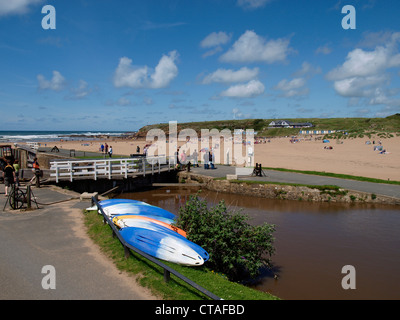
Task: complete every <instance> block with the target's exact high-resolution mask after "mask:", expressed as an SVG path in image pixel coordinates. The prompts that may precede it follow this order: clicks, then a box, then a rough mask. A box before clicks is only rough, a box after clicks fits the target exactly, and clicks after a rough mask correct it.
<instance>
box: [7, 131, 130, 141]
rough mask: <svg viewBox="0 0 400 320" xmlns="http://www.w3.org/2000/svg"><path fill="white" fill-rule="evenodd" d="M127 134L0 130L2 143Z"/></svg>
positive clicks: (93, 138)
mask: <svg viewBox="0 0 400 320" xmlns="http://www.w3.org/2000/svg"><path fill="white" fill-rule="evenodd" d="M126 134H127V133H126V132H121V131H0V143H6V142H40V141H59V140H61V139H62V140H64V141H67V140H69V141H71V140H97V139H98V138H99V136H112V137H119V136H124V135H126Z"/></svg>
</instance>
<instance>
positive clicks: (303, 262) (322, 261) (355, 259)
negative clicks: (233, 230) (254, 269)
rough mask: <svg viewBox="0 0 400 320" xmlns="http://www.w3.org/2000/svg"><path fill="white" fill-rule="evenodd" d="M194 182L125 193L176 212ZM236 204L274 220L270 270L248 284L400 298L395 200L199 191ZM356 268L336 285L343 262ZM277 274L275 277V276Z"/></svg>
mask: <svg viewBox="0 0 400 320" xmlns="http://www.w3.org/2000/svg"><path fill="white" fill-rule="evenodd" d="M195 192H196V190H195V189H193V188H160V189H157V190H152V191H146V192H140V193H131V194H125V195H124V197H125V198H132V199H137V200H141V201H145V202H147V203H150V204H153V205H156V206H159V207H162V208H164V209H166V210H168V211H171V212H173V213H175V214H177V213H178V210H179V207H180V206H181V205H184V204H185V202H186V200H187V199H188V197H189V195H190V194H194V193H195ZM201 197H203V198H205V199H207V201H208V203H209V204H210V205H211V204H213V203H216V202H218V201H220V200H225V202H226V204H227V205H228V206H230V207H231V208H234V209H242V210H243V212H245V213H247V214H248V215H249V216H250V217H251V218H252V223H253V224H262V223H264V222H267V223H270V224H275V225H276V231H275V233H274V236H275V239H276V240H275V248H276V253H275V255H273V256H272V262H273V264H274V270H273V273H268V274H264V275H263V277H261V279H260V280H259V281H258V283H256V284H253V285H252V286H253V287H254V288H256V289H257V290H261V291H266V292H270V293H272V294H274V295H276V296H278V297H280V298H282V299H396V300H397V299H400V236H399V231H400V210H399V208H398V207H394V206H371V205H357V206H355V205H343V204H342V205H339V204H332V203H329V204H328V203H310V202H298V201H283V200H270V199H262V198H255V197H247V196H238V195H231V194H222V193H214V192H213V193H212V192H207V191H203V192H202V193H201ZM345 265H352V266H354V267H355V270H356V278H355V281H356V289H349V290H344V289H343V288H342V286H341V282H342V278H343V277H345V274H342V273H341V270H342V267H343V266H345ZM274 274H276V275H277V276H278V279H274V277H273V275H274Z"/></svg>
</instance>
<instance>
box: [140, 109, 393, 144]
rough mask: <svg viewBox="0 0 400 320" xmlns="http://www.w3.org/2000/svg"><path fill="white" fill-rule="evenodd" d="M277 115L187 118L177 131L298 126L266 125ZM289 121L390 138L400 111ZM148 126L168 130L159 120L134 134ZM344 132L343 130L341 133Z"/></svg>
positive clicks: (292, 131) (279, 131) (277, 132)
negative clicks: (220, 118) (213, 118)
mask: <svg viewBox="0 0 400 320" xmlns="http://www.w3.org/2000/svg"><path fill="white" fill-rule="evenodd" d="M273 120H277V119H245V120H220V121H202V122H188V123H178V132H180V131H181V130H183V129H187V128H190V129H193V130H195V131H196V132H197V133H198V134H199V135H200V132H201V129H210V130H211V129H217V130H219V131H221V130H223V129H229V130H231V131H233V130H235V129H254V131H256V132H257V136H260V137H279V136H290V135H297V134H298V133H299V130H300V129H298V128H269V127H268V125H269V124H270V122H271V121H273ZM284 120H288V121H291V122H296V123H297V122H311V123H312V124H313V125H314V127H313V130H343V132H339V133H335V134H331V135H330V138H344V139H346V138H356V137H360V138H363V137H369V138H371V137H374V136H376V137H378V138H390V137H393V136H396V135H397V136H400V114H399V113H397V114H395V115H392V116H389V117H386V118H324V119H320V118H307V119H299V118H294V119H288V118H285V119H284ZM151 129H161V130H163V131H164V132H165V133H166V134H168V132H169V124H168V123H159V124H153V125H148V126H145V127H142V128H141V129H140V130H139V131H138V133H137V135H138V136H139V137H145V136H146V134H147V132H148V131H149V130H151ZM344 132H346V133H347V134H346V135H345V134H344Z"/></svg>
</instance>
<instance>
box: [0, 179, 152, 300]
mask: <svg viewBox="0 0 400 320" xmlns="http://www.w3.org/2000/svg"><path fill="white" fill-rule="evenodd" d="M55 190H56V189H55V188H54V187H51V186H45V187H42V188H40V189H34V193H35V196H36V197H37V198H38V201H39V202H40V203H43V204H49V203H55V202H58V203H57V204H52V205H40V209H38V210H33V211H30V212H22V213H16V212H14V211H11V210H10V207H8V208H7V210H6V211H2V210H3V207H4V203H5V200H6V198H5V196H4V184H1V185H0V206H1V207H0V210H1V211H0V252H1V255H0V288H1V289H0V299H1V300H4V299H28V300H36V299H48V300H53V299H54V300H59V299H63V300H69V299H81V300H83V299H111V300H112V299H124V300H127V299H135V300H138V299H154V297H152V296H151V295H150V294H149V293H148V291H147V290H145V289H144V288H142V287H140V286H138V285H136V283H135V280H134V279H133V278H131V277H128V276H127V275H125V274H123V273H120V272H119V271H118V270H117V268H116V267H115V265H114V264H113V263H112V262H110V261H109V260H108V259H107V258H105V257H104V256H103V255H102V254H101V253H100V250H99V249H98V247H97V246H96V245H95V244H93V242H92V241H91V240H90V239H89V238H88V237H87V235H86V232H85V231H84V229H83V228H84V224H83V214H82V209H83V208H86V207H89V206H90V205H91V203H90V202H80V201H79V200H70V201H65V202H59V201H62V200H68V199H71V197H73V196H76V195H77V194H74V195H73V194H72V193H64V192H59V191H55ZM46 265H52V266H54V267H55V270H56V278H55V279H56V289H55V290H52V289H49V290H45V289H43V288H42V285H41V283H42V279H43V277H45V274H42V267H43V266H46Z"/></svg>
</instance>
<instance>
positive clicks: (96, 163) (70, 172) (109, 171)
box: [50, 156, 176, 183]
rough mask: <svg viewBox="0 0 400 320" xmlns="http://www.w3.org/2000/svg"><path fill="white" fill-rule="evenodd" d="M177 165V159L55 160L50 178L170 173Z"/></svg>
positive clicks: (105, 177)
mask: <svg viewBox="0 0 400 320" xmlns="http://www.w3.org/2000/svg"><path fill="white" fill-rule="evenodd" d="M175 165H176V158H175V157H173V156H172V157H167V156H157V157H138V158H123V159H113V158H110V159H91V160H54V161H51V162H50V171H51V172H50V177H51V178H55V180H56V182H57V183H58V182H59V181H60V180H69V181H71V182H72V181H73V180H74V179H93V180H97V179H99V178H103V179H112V178H116V177H124V178H128V176H134V175H143V176H145V175H146V174H154V173H160V172H161V171H167V170H168V171H170V170H171V169H173V168H174V167H175Z"/></svg>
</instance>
